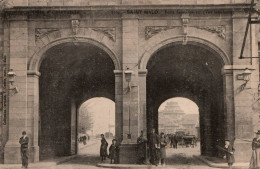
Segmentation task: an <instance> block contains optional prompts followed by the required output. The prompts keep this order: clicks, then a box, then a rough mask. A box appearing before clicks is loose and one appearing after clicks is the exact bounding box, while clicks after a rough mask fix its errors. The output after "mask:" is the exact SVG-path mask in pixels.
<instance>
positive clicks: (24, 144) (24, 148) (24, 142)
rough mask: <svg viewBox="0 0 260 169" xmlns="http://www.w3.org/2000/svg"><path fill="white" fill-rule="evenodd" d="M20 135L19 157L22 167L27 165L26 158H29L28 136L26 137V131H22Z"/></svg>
mask: <svg viewBox="0 0 260 169" xmlns="http://www.w3.org/2000/svg"><path fill="white" fill-rule="evenodd" d="M22 135H23V136H22V137H21V138H20V140H19V143H20V144H21V157H22V168H27V167H28V158H29V150H28V143H29V137H27V135H26V132H25V131H23V132H22Z"/></svg>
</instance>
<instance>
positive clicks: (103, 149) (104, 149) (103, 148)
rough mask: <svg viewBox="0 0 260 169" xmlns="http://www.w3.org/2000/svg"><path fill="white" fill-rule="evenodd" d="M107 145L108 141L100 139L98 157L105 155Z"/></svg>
mask: <svg viewBox="0 0 260 169" xmlns="http://www.w3.org/2000/svg"><path fill="white" fill-rule="evenodd" d="M107 146H108V143H107V141H106V139H105V138H102V139H101V146H100V157H107Z"/></svg>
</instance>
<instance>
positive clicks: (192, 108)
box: [159, 97, 199, 114]
mask: <svg viewBox="0 0 260 169" xmlns="http://www.w3.org/2000/svg"><path fill="white" fill-rule="evenodd" d="M168 101H175V102H178V104H179V106H180V108H181V109H182V110H183V111H184V113H185V114H199V110H198V106H197V104H196V103H194V102H193V101H191V100H189V99H186V98H183V97H175V98H171V99H168V100H166V101H165V102H163V103H162V104H161V106H160V107H159V111H161V110H163V109H164V107H165V105H166V103H167V102H168Z"/></svg>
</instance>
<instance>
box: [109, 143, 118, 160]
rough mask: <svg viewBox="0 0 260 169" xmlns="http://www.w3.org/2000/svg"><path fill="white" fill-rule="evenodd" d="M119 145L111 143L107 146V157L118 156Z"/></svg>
mask: <svg viewBox="0 0 260 169" xmlns="http://www.w3.org/2000/svg"><path fill="white" fill-rule="evenodd" d="M118 154H119V146H118V144H111V145H110V147H109V158H110V159H112V160H115V161H116V159H117V158H118Z"/></svg>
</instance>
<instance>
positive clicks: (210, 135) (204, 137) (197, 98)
mask: <svg viewBox="0 0 260 169" xmlns="http://www.w3.org/2000/svg"><path fill="white" fill-rule="evenodd" d="M219 58H220V56H218V55H217V54H216V53H215V52H212V51H211V50H207V49H206V48H203V47H201V46H200V45H194V44H187V45H182V44H178V43H175V44H169V45H167V46H165V47H163V48H161V49H159V50H157V52H156V53H154V54H153V55H152V56H151V58H150V59H149V61H148V63H147V70H148V74H147V131H148V134H149V133H150V131H151V129H152V128H155V129H158V108H159V106H160V105H161V104H162V103H163V102H164V101H165V100H167V99H169V98H172V97H185V98H188V99H190V100H192V101H194V102H195V103H196V104H197V105H198V107H199V114H200V116H199V119H200V136H201V154H202V155H209V156H218V153H219V152H218V150H217V149H216V145H219V144H223V140H224V139H225V130H226V128H225V120H224V119H225V114H224V104H223V102H224V101H223V98H224V97H223V78H222V74H221V68H222V66H223V61H222V60H221V59H219Z"/></svg>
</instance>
